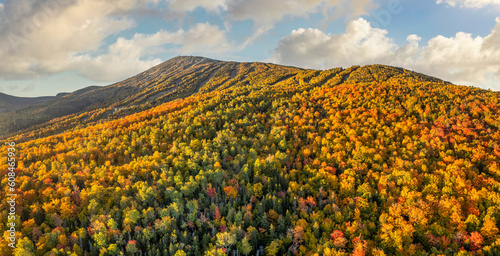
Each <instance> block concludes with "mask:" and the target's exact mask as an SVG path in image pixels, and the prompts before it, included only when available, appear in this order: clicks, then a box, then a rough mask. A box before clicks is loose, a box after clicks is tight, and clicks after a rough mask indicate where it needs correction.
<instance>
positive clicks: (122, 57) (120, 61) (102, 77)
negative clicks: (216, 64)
mask: <svg viewBox="0 0 500 256" xmlns="http://www.w3.org/2000/svg"><path fill="white" fill-rule="evenodd" d="M165 45H170V47H169V49H168V50H167V49H166V47H165ZM232 48H233V46H232V44H231V43H229V42H228V41H227V38H226V35H225V32H224V31H223V30H220V29H219V28H218V27H217V26H214V25H210V24H208V23H199V24H197V25H195V26H193V27H192V28H191V29H189V30H188V31H184V30H182V29H179V30H177V31H175V32H168V31H163V30H162V31H159V32H157V33H155V34H135V35H134V36H133V37H132V38H131V39H125V38H122V37H120V38H118V39H117V40H116V42H115V43H114V44H112V45H110V46H109V47H108V52H107V53H106V54H103V55H99V56H97V57H93V56H92V54H83V55H78V56H74V57H72V58H71V59H70V64H69V65H68V67H69V68H71V69H74V70H78V71H79V73H80V74H81V75H83V76H84V77H86V78H89V79H92V80H98V81H116V80H118V79H123V78H126V77H127V76H131V75H134V74H136V73H139V72H142V71H144V70H146V69H148V68H150V67H152V66H154V65H157V64H159V63H161V62H162V60H160V59H158V58H155V59H152V58H149V59H146V60H144V58H147V56H153V55H155V54H158V53H162V52H166V51H169V52H176V53H178V54H194V53H203V54H210V53H218V52H225V51H229V50H230V49H232Z"/></svg>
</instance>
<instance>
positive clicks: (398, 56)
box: [0, 0, 500, 97]
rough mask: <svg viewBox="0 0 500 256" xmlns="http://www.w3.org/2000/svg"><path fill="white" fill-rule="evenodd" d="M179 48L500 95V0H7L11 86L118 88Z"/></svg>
mask: <svg viewBox="0 0 500 256" xmlns="http://www.w3.org/2000/svg"><path fill="white" fill-rule="evenodd" d="M179 55H181V56H182V55H188V56H191V55H192V56H204V57H209V58H213V59H218V60H227V61H259V62H271V63H276V64H283V65H288V66H297V67H303V68H314V69H330V68H335V67H344V68H347V67H350V66H352V65H365V64H386V65H391V66H399V67H403V68H407V69H410V70H414V71H417V72H421V73H425V74H428V75H432V76H435V77H438V78H441V79H443V80H446V81H450V82H453V83H455V84H460V85H469V86H476V87H480V88H485V89H491V90H494V91H500V0H419V1H416V0H356V1H347V0H279V1H278V0H210V1H207V0H107V1H102V0H0V92H2V93H6V94H10V95H14V96H22V97H36V96H52V95H56V94H57V93H59V92H72V91H75V90H78V89H80V88H83V87H86V86H90V85H109V84H112V83H115V82H118V81H121V80H124V79H126V78H128V77H131V76H134V75H136V74H138V73H140V72H142V71H145V70H147V69H148V68H150V67H153V66H155V65H157V64H160V63H161V62H163V61H166V60H168V59H170V58H172V57H176V56H179Z"/></svg>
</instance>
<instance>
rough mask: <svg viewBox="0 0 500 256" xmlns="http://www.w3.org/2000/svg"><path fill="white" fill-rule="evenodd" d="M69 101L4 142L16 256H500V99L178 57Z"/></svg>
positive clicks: (3, 241)
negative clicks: (65, 111)
mask: <svg viewBox="0 0 500 256" xmlns="http://www.w3.org/2000/svg"><path fill="white" fill-rule="evenodd" d="M96 98H97V99H96ZM78 99H80V101H78ZM57 102H59V103H57ZM68 103H71V104H77V103H78V104H81V108H84V109H83V110H81V109H80V110H75V111H77V112H75V113H73V114H70V115H67V116H61V117H58V118H55V119H52V120H50V121H48V122H45V123H41V124H40V125H38V126H37V127H31V128H28V129H26V130H25V131H20V132H19V133H17V134H11V135H7V137H6V138H5V139H4V140H2V141H0V145H1V146H0V152H4V153H3V156H0V160H2V161H0V170H2V171H3V172H2V173H1V174H2V177H4V178H3V181H4V182H3V185H4V189H3V190H2V191H3V192H2V193H0V201H2V202H5V203H3V204H0V215H1V218H2V219H3V220H5V225H2V226H0V229H1V230H0V231H3V233H2V234H4V235H3V236H0V255H122V254H123V255H174V256H175V255H500V236H499V235H500V230H499V228H500V165H499V163H500V145H499V141H500V94H499V93H498V92H491V91H487V90H482V89H478V88H474V87H467V86H457V85H453V84H451V83H447V82H444V81H441V80H439V79H436V78H432V77H429V76H425V75H423V74H418V73H415V72H411V71H408V70H405V69H402V68H397V67H389V66H382V65H370V66H364V67H359V66H354V67H350V68H347V69H342V68H336V69H330V70H322V71H319V70H309V69H299V68H294V67H284V66H279V65H273V64H266V63H237V62H223V61H216V60H210V59H206V58H200V57H178V58H174V59H172V60H169V61H167V62H165V63H163V64H161V65H159V66H157V67H154V68H152V69H150V70H148V71H146V72H144V73H141V74H139V75H137V76H135V77H132V78H130V79H127V80H124V81H122V82H120V83H117V84H113V85H110V86H107V87H93V88H87V89H84V90H81V91H78V92H74V93H71V94H68V95H64V96H62V97H60V98H59V99H56V100H54V101H51V102H47V103H43V104H42V105H39V106H38V107H37V108H40V109H44V108H45V110H43V111H48V109H53V110H58V108H62V107H64V104H68ZM37 108H32V110H31V111H37ZM23 111H24V110H23ZM11 113H15V112H11ZM39 113H42V112H39ZM43 113H46V114H47V115H49V114H51V113H50V112H43ZM47 118H48V117H47ZM8 142H9V143H10V144H9V143H8ZM12 142H15V145H13V143H12ZM9 154H10V155H9ZM11 163H14V164H11ZM11 165H14V166H11ZM12 180H14V181H12ZM12 194H15V195H16V196H15V200H13V198H12V197H13V196H12ZM12 202H15V203H16V206H15V207H11V205H9V204H12ZM11 216H14V217H11ZM9 217H10V218H11V219H9ZM11 227H15V229H16V232H11V231H9V229H10V228H11ZM11 234H12V235H13V236H15V237H14V238H15V239H16V240H15V241H16V244H15V245H16V249H12V248H11V247H9V244H11V243H12V242H11V241H12V239H13V238H11V237H9V236H10V235H11Z"/></svg>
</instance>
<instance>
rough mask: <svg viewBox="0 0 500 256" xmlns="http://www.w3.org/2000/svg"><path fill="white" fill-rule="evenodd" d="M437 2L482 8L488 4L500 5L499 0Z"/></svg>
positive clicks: (442, 0) (449, 0)
mask: <svg viewBox="0 0 500 256" xmlns="http://www.w3.org/2000/svg"><path fill="white" fill-rule="evenodd" d="M437 3H438V4H442V3H446V4H448V5H450V6H452V7H455V6H460V7H464V8H483V7H485V6H488V5H500V0H437Z"/></svg>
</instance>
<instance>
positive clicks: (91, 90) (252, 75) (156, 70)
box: [0, 56, 444, 136]
mask: <svg viewBox="0 0 500 256" xmlns="http://www.w3.org/2000/svg"><path fill="white" fill-rule="evenodd" d="M332 70H337V71H338V72H337V73H341V72H344V71H346V70H348V71H349V72H347V73H344V74H342V77H341V80H340V81H339V83H359V82H381V81H385V80H388V79H391V78H394V77H398V76H403V75H404V76H405V77H413V78H414V79H416V80H420V81H429V82H444V81H442V80H440V79H437V78H433V77H430V76H426V75H424V74H420V73H417V72H413V71H409V70H405V69H403V68H397V67H391V66H385V65H367V66H363V67H360V66H353V67H351V68H347V69H343V68H340V69H338V68H337V69H328V70H312V69H303V68H297V67H290V66H282V65H277V64H272V63H263V62H234V61H220V60H214V59H210V58H206V57H199V56H178V57H174V58H172V59H169V60H167V61H165V62H163V63H160V64H158V65H156V66H154V67H151V68H150V69H148V70H146V71H144V72H141V73H139V74H137V75H135V76H132V77H130V78H127V79H125V80H123V81H120V82H117V83H114V84H111V85H108V86H89V87H85V88H82V89H80V90H77V91H75V92H72V93H67V94H64V95H61V96H60V97H54V98H50V100H47V101H43V102H40V103H39V104H31V105H29V106H27V107H24V108H17V109H15V110H16V111H15V112H12V111H11V112H10V113H3V114H0V128H1V132H0V136H6V135H8V134H13V133H19V132H23V131H27V130H26V129H30V128H31V129H33V128H36V127H40V125H43V124H48V122H49V121H50V120H54V119H56V118H62V117H64V116H71V115H79V114H82V113H85V112H87V113H90V112H92V111H96V110H97V109H106V111H104V112H105V115H104V116H109V115H110V114H111V113H112V112H115V110H118V111H119V112H122V114H127V113H132V112H134V111H137V110H143V109H146V108H148V107H150V106H153V105H159V104H162V103H165V102H168V101H171V100H175V99H179V98H185V97H188V96H191V95H194V94H200V93H206V92H209V91H213V90H219V89H227V88H229V87H231V86H234V85H245V84H251V83H258V82H261V83H263V84H268V85H270V84H273V83H278V82H283V81H284V80H290V79H291V80H293V79H296V78H294V77H296V76H297V75H298V74H299V73H301V72H302V73H304V72H306V73H307V72H309V73H311V74H312V76H315V75H320V74H325V73H329V72H332ZM337 73H335V75H337ZM375 73H379V74H382V75H377V76H374V75H373V74H375ZM273 77H275V79H274V78H273ZM311 78H312V77H311ZM332 78H333V77H330V79H332ZM273 79H274V80H273ZM309 79H310V78H309ZM264 80H265V81H264ZM306 82H308V81H306ZM326 82H327V81H325V83H326ZM148 103H150V105H147V104H148ZM82 120H89V119H86V118H82Z"/></svg>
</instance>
